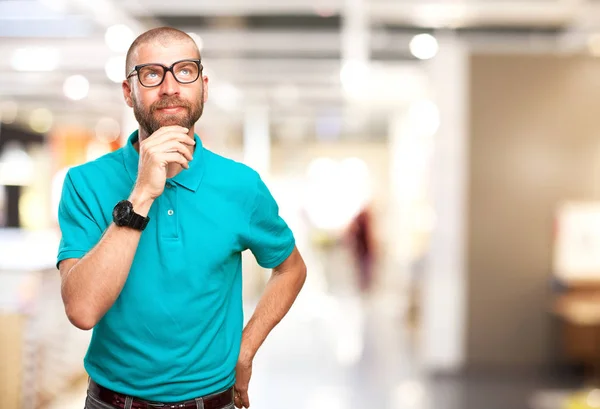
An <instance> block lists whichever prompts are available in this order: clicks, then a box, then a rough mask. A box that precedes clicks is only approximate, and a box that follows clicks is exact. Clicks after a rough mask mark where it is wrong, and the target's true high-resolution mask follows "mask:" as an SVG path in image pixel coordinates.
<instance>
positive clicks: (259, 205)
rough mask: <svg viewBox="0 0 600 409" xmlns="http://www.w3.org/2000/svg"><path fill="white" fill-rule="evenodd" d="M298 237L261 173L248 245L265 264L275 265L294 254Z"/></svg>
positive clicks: (260, 263)
mask: <svg viewBox="0 0 600 409" xmlns="http://www.w3.org/2000/svg"><path fill="white" fill-rule="evenodd" d="M295 244H296V243H295V238H294V235H293V233H292V231H291V230H290V228H289V227H288V225H287V223H286V222H285V221H284V220H283V218H282V217H281V216H280V215H279V206H278V205H277V202H276V201H275V199H274V198H273V196H272V195H271V192H270V191H269V189H268V188H267V186H266V185H265V183H264V182H263V181H262V179H261V178H260V176H259V177H258V180H257V186H256V192H255V199H254V203H253V207H252V213H251V216H250V223H249V228H248V237H247V245H248V248H249V249H250V251H251V252H252V254H254V257H255V258H256V261H257V262H258V264H259V265H260V266H261V267H264V268H274V267H277V266H278V265H280V264H281V263H282V262H284V261H285V259H287V258H288V256H289V255H290V254H291V253H292V251H293V250H294V246H295Z"/></svg>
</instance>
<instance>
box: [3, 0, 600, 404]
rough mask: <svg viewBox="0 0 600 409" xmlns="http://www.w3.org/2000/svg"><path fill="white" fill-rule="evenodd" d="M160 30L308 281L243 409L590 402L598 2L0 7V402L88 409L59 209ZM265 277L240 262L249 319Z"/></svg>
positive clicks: (596, 292) (72, 0) (262, 1)
mask: <svg viewBox="0 0 600 409" xmlns="http://www.w3.org/2000/svg"><path fill="white" fill-rule="evenodd" d="M163 25H168V26H172V27H176V28H179V29H181V30H184V31H185V32H188V33H189V34H190V35H192V36H193V38H194V39H195V41H196V42H197V44H198V46H199V47H200V49H201V52H202V56H203V65H204V67H205V75H207V76H208V77H209V86H210V93H209V101H208V103H207V104H206V107H205V110H204V115H203V117H202V118H201V120H200V121H199V123H198V124H197V129H196V131H197V133H198V134H199V135H200V136H201V138H202V139H203V141H204V144H205V146H206V147H207V148H208V149H210V150H213V151H214V152H216V153H219V154H222V155H224V156H227V157H230V158H233V159H235V160H238V161H241V162H244V163H247V164H248V165H250V166H252V167H253V168H255V169H256V170H257V171H259V172H260V174H261V175H262V177H263V178H264V180H265V181H266V183H267V185H268V186H269V188H270V189H271V191H272V192H273V195H274V196H275V198H276V199H277V201H278V202H279V204H280V208H281V213H282V215H283V217H284V218H285V220H286V221H287V222H288V224H289V225H290V226H291V227H292V229H293V230H294V233H295V235H296V239H297V243H298V247H299V249H300V251H301V252H302V254H303V255H304V257H305V259H306V262H307V265H308V279H307V282H306V284H305V287H304V289H303V291H302V293H301V295H300V297H299V298H298V300H297V302H296V304H295V305H294V307H293V308H292V310H291V311H290V313H289V314H288V316H287V317H286V319H285V320H284V321H283V322H282V323H281V324H280V325H279V326H278V327H276V329H275V330H274V331H273V333H272V334H271V336H270V337H269V339H268V340H267V342H266V343H265V344H264V346H263V347H262V349H261V350H260V352H259V354H258V356H257V358H256V360H255V364H254V374H253V379H252V382H251V384H250V400H251V404H252V407H253V408H256V409H273V408H277V409H279V408H283V407H285V408H288V409H321V408H323V409H324V408H327V409H338V408H339V409H342V408H369V409H371V408H372V409H375V408H377V409H379V408H387V409H426V408H427V409H429V408H444V409H446V408H447V409H496V408H497V409H525V408H528V409H553V408H598V407H600V389H597V387H600V332H599V331H598V325H599V324H600V285H599V284H600V59H598V56H600V3H599V2H597V1H594V0H515V1H494V0H445V1H444V0H438V1H434V0H285V1H281V2H277V1H275V0H254V1H247V0H220V1H206V0H201V1H194V2H191V1H185V0H171V1H168V2H164V1H158V0H122V1H111V0H95V1H84V0H21V1H15V0H1V1H0V55H1V56H2V58H0V73H1V75H0V121H1V122H0V226H1V228H0V408H2V409H59V408H61V409H63V408H64V409H71V408H82V407H83V402H84V397H85V389H86V381H87V377H86V374H85V372H84V370H83V366H82V359H83V355H84V354H85V352H86V349H87V345H88V342H89V339H90V335H91V333H90V332H85V331H79V330H77V329H76V328H75V327H73V326H72V325H70V324H69V322H68V321H67V319H66V316H65V313H64V310H63V305H62V301H61V298H60V279H59V274H58V271H57V270H56V268H55V266H54V265H55V260H56V254H57V249H58V242H59V240H60V231H59V229H58V226H57V217H56V214H57V205H58V200H59V198H60V192H61V187H62V182H63V178H64V175H65V172H66V171H67V170H68V169H69V167H71V166H75V165H78V164H81V163H84V162H86V161H89V160H93V159H95V158H97V157H99V156H101V155H103V154H105V153H108V152H110V151H113V150H115V149H118V148H119V147H120V146H121V145H122V144H123V142H124V141H125V138H126V137H127V136H128V135H129V134H130V132H132V131H133V130H135V129H136V128H137V124H136V122H135V120H134V118H133V114H132V112H131V110H130V109H129V108H127V107H126V105H125V103H124V102H123V98H122V93H121V86H120V82H121V81H122V79H123V77H124V64H125V53H126V51H127V49H128V47H129V45H130V44H131V42H132V41H133V39H134V38H135V37H136V36H137V35H138V34H140V33H141V32H143V31H145V30H146V29H149V28H153V27H158V26H163ZM269 274H270V272H269V271H266V270H263V269H261V268H260V267H258V265H257V264H256V261H255V260H254V258H253V256H252V255H251V254H249V253H244V300H245V305H246V318H249V317H250V315H251V313H252V311H253V308H254V305H255V303H256V301H257V299H258V297H259V296H260V294H261V291H262V289H263V288H264V285H265V283H266V281H267V280H268V277H269Z"/></svg>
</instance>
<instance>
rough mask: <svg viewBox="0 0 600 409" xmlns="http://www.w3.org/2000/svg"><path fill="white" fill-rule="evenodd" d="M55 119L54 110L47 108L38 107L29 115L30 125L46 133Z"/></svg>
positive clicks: (36, 130) (39, 131)
mask: <svg viewBox="0 0 600 409" xmlns="http://www.w3.org/2000/svg"><path fill="white" fill-rule="evenodd" d="M53 120H54V118H53V116H52V112H50V111H49V110H48V109H46V108H38V109H36V110H34V111H32V112H31V115H30V116H29V127H30V128H31V129H33V130H34V131H35V132H38V133H45V132H48V131H49V130H50V128H52V121H53Z"/></svg>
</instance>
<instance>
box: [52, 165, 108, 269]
mask: <svg viewBox="0 0 600 409" xmlns="http://www.w3.org/2000/svg"><path fill="white" fill-rule="evenodd" d="M58 224H59V226H60V230H61V234H62V237H61V240H60V245H59V249H58V258H57V261H56V267H57V268H58V264H59V263H60V262H61V261H62V260H64V259H68V258H81V257H83V256H84V255H85V254H86V253H87V252H88V251H89V250H90V249H92V247H94V246H95V245H96V243H98V241H99V240H100V238H101V236H102V230H101V229H100V227H99V225H98V223H97V222H96V221H95V220H94V218H93V217H92V213H91V212H90V210H89V208H88V207H87V206H86V202H85V200H84V199H83V198H82V197H81V196H80V194H79V193H78V192H77V189H76V187H75V184H74V183H73V178H72V175H71V173H70V171H69V172H67V175H66V177H65V181H64V183H63V189H62V194H61V198H60V203H59V205H58Z"/></svg>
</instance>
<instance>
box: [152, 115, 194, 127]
mask: <svg viewBox="0 0 600 409" xmlns="http://www.w3.org/2000/svg"><path fill="white" fill-rule="evenodd" d="M156 122H157V123H158V124H160V127H161V128H162V127H163V126H173V125H179V126H183V127H185V124H187V123H188V122H189V120H188V118H187V117H186V116H184V115H160V116H159V117H158V118H156Z"/></svg>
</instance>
